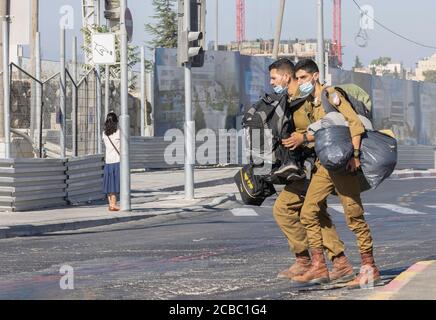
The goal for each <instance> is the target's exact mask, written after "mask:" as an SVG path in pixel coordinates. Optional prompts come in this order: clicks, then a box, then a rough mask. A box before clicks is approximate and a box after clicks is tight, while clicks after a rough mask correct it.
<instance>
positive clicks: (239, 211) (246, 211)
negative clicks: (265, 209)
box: [230, 208, 259, 217]
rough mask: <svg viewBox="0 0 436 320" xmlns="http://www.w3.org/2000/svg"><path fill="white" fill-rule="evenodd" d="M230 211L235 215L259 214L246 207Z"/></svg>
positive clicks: (248, 215)
mask: <svg viewBox="0 0 436 320" xmlns="http://www.w3.org/2000/svg"><path fill="white" fill-rule="evenodd" d="M230 211H231V212H232V214H233V215H234V216H236V217H250V216H258V215H259V214H258V213H257V212H256V211H255V210H254V209H247V208H236V209H232V210H230Z"/></svg>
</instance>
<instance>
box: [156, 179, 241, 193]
mask: <svg viewBox="0 0 436 320" xmlns="http://www.w3.org/2000/svg"><path fill="white" fill-rule="evenodd" d="M234 182H235V180H234V179H233V177H229V178H223V179H218V180H209V181H203V182H197V183H195V184H194V188H195V189H197V188H207V187H216V186H219V185H222V184H230V183H234ZM184 189H185V186H184V185H179V186H173V187H167V188H162V189H157V190H158V191H166V192H172V191H183V190H184Z"/></svg>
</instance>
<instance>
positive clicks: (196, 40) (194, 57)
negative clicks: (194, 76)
mask: <svg viewBox="0 0 436 320" xmlns="http://www.w3.org/2000/svg"><path fill="white" fill-rule="evenodd" d="M185 4H187V5H190V13H191V14H190V15H191V17H190V21H189V23H188V26H189V30H186V29H185V27H184V18H185V17H184V12H185ZM178 11H179V14H178V41H177V62H178V65H179V66H181V67H182V66H184V65H185V64H186V63H188V62H190V63H191V67H193V68H200V67H202V66H203V65H204V55H205V52H204V48H205V37H204V36H205V32H206V0H179V9H178Z"/></svg>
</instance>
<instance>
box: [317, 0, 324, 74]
mask: <svg viewBox="0 0 436 320" xmlns="http://www.w3.org/2000/svg"><path fill="white" fill-rule="evenodd" d="M317 18H318V44H317V47H318V50H317V63H318V67H319V81H320V82H321V83H324V81H325V58H324V2H323V0H317Z"/></svg>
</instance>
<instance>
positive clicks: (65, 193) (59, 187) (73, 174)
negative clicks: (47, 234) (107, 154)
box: [0, 155, 104, 212]
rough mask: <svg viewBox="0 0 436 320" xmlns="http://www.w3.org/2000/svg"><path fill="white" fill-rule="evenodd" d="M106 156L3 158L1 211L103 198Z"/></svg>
mask: <svg viewBox="0 0 436 320" xmlns="http://www.w3.org/2000/svg"><path fill="white" fill-rule="evenodd" d="M103 167H104V161H103V155H93V156H84V157H78V158H70V159H66V160H62V159H8V160H0V211H9V212H13V211H26V210H35V209H42V208H50V207H57V206H64V205H67V204H79V203H84V202H88V201H94V200H100V199H104V194H103V193H102V182H103Z"/></svg>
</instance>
